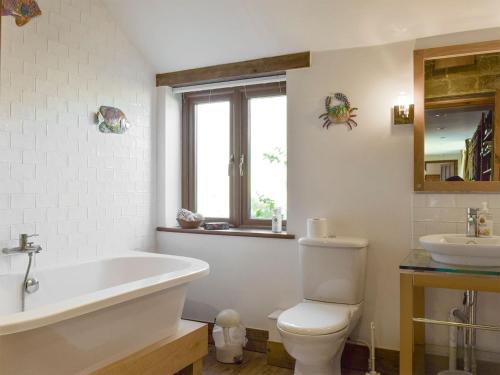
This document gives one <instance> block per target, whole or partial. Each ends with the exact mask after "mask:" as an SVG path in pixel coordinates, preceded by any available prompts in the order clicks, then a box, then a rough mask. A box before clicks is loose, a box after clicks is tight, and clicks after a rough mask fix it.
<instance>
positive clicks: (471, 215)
mask: <svg viewBox="0 0 500 375" xmlns="http://www.w3.org/2000/svg"><path fill="white" fill-rule="evenodd" d="M479 210H480V209H479V208H468V209H467V219H466V229H465V235H466V236H467V237H479V225H478V224H479V221H478V217H477V215H478V213H479Z"/></svg>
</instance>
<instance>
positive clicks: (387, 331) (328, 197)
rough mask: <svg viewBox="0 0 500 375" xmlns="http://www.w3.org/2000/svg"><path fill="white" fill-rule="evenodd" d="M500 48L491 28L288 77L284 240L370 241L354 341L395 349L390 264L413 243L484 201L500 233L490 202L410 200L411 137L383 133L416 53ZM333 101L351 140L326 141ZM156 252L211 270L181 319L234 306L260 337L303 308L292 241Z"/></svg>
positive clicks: (188, 239)
mask: <svg viewBox="0 0 500 375" xmlns="http://www.w3.org/2000/svg"><path fill="white" fill-rule="evenodd" d="M499 37H500V30H499V29H495V30H486V31H483V32H474V33H464V34H458V35H455V36H454V37H452V36H444V37H440V38H429V39H423V40H419V41H416V42H414V41H410V42H405V43H398V44H391V45H384V46H377V47H370V48H358V49H351V50H341V51H332V52H322V53H314V54H313V55H312V67H311V68H310V69H304V70H296V71H290V72H289V73H288V82H287V95H288V108H289V109H288V118H289V122H288V126H289V132H288V155H289V161H288V176H289V179H288V184H289V186H288V190H289V208H288V209H289V218H288V224H289V230H290V231H291V232H293V233H295V234H296V235H297V236H298V237H300V236H302V235H304V234H305V220H306V218H307V217H311V216H325V217H328V218H330V220H331V226H332V227H334V228H335V229H336V233H337V234H339V235H352V236H361V237H366V238H368V239H369V240H370V248H369V262H368V268H367V283H366V293H365V301H366V305H365V311H364V314H363V318H362V321H361V324H360V327H359V328H358V330H357V332H355V334H354V336H357V337H359V338H365V339H366V338H367V337H368V324H369V322H370V321H371V320H374V321H375V322H376V324H377V331H376V333H377V345H378V346H380V347H385V348H391V349H398V348H399V270H398V265H399V263H400V262H401V261H402V260H403V259H404V257H405V256H406V254H407V253H408V251H409V249H410V248H412V247H414V246H417V241H416V239H417V238H418V236H420V235H422V234H425V233H432V232H436V231H438V232H443V231H444V232H455V231H457V232H461V231H462V226H463V225H462V223H461V222H460V221H461V220H463V211H464V207H467V206H471V205H472V206H474V205H476V204H477V203H478V202H481V201H483V200H484V199H485V197H486V198H487V200H488V201H489V202H490V204H491V205H492V206H493V207H495V208H499V209H498V212H497V210H494V211H493V213H494V215H495V217H496V216H498V219H497V221H498V222H499V224H500V203H499V202H500V198H499V195H488V196H481V195H475V194H461V195H458V194H457V195H454V194H440V195H420V194H414V193H413V186H412V184H413V182H412V173H413V162H412V160H413V155H412V150H413V128H412V126H393V125H392V124H391V107H392V105H393V102H394V100H395V99H396V97H397V96H398V94H399V92H401V91H405V92H407V93H412V91H413V76H412V74H413V63H412V53H413V50H414V48H415V45H416V46H418V48H427V47H434V46H438V45H445V44H453V43H463V42H475V41H480V40H490V39H495V38H496V39H498V38H499ZM336 91H342V92H344V93H345V94H347V95H348V96H349V98H350V99H351V101H352V103H353V104H354V105H355V106H357V107H359V111H358V114H359V115H358V117H357V121H358V123H359V127H358V128H356V129H354V130H353V131H352V132H348V131H347V130H346V128H345V127H344V126H338V127H333V128H330V130H324V129H322V128H321V122H320V121H319V120H318V119H317V116H318V115H319V114H320V113H322V112H323V110H324V107H323V100H324V97H325V96H326V95H328V94H330V93H333V92H336ZM167 168H174V169H175V168H178V166H177V165H174V166H172V165H170V164H167ZM172 191H173V190H170V192H172ZM436 202H439V203H436ZM164 222H165V219H163V220H161V221H160V225H161V224H163V223H164ZM459 222H460V223H459ZM497 227H498V231H500V225H497ZM158 243H159V248H160V249H161V251H164V252H167V253H173V254H179V255H187V256H194V257H197V258H201V259H204V260H206V261H208V262H209V263H210V265H211V267H212V272H211V275H210V276H209V277H208V278H205V279H203V280H200V281H199V282H197V283H196V284H194V285H193V286H192V287H191V288H190V292H189V294H188V302H187V304H186V309H185V315H186V316H187V317H190V318H196V319H200V320H207V321H208V320H213V318H214V317H215V314H216V312H217V311H219V310H220V309H222V308H226V307H233V308H236V309H238V310H239V311H240V312H241V313H242V318H243V321H244V323H245V324H246V325H247V326H250V327H254V328H261V329H266V328H267V321H266V315H267V314H268V313H270V312H272V311H273V310H274V309H276V308H287V307H290V306H292V305H293V304H294V303H296V302H297V301H298V300H299V298H300V296H299V287H298V282H299V279H298V253H297V243H296V241H286V240H274V239H248V238H238V237H218V236H202V235H186V234H172V233H159V234H158ZM427 294H428V296H427V305H428V309H427V310H428V311H427V312H428V314H430V315H431V316H434V317H438V318H444V317H445V316H446V314H447V311H448V309H449V307H450V306H453V305H456V304H457V303H460V302H461V298H460V293H457V292H451V291H431V292H429V293H427ZM495 297H496V296H489V295H488V296H487V295H483V296H480V299H481V306H480V311H481V310H482V312H481V313H480V318H481V319H484V321H485V322H486V323H495V321H498V320H499V319H498V317H495V316H494V314H495V311H498V304H499V303H498V297H496V299H495ZM497 323H500V322H497ZM446 337H447V333H446V330H443V329H435V330H434V329H432V330H429V331H428V339H429V341H430V342H431V343H434V344H438V345H444V344H445V343H446ZM495 339H497V340H496V341H495ZM497 342H498V337H496V336H493V335H491V334H483V333H480V334H479V346H480V348H481V349H483V350H496V351H500V350H499V348H498V346H497V345H496V343H497Z"/></svg>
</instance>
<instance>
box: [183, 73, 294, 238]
mask: <svg viewBox="0 0 500 375" xmlns="http://www.w3.org/2000/svg"><path fill="white" fill-rule="evenodd" d="M280 94H281V95H286V83H285V82H277V83H269V84H262V85H252V86H239V87H231V88H223V89H217V90H208V91H198V92H190V93H184V94H183V98H182V206H183V207H184V208H187V209H189V210H191V211H196V191H195V187H196V165H195V160H196V155H195V152H196V143H195V141H196V140H195V129H194V106H195V105H196V104H199V103H209V102H217V101H223V100H229V102H230V111H231V115H230V123H231V124H230V127H231V131H230V138H231V140H230V155H233V158H234V160H233V162H232V164H231V165H230V164H229V160H228V169H229V168H231V169H230V170H231V178H230V217H229V218H215V217H207V218H206V220H208V221H229V223H230V224H232V225H233V226H234V227H240V228H265V229H268V228H270V227H271V220H260V219H252V218H251V217H250V212H251V207H250V205H251V201H250V179H251V176H250V175H249V170H250V168H249V161H250V160H251V159H250V147H249V146H250V132H249V130H250V129H249V123H248V102H249V100H251V99H252V98H257V97H266V96H268V97H269V96H278V95H280ZM240 155H244V156H245V159H244V164H243V171H244V173H243V176H240V171H239V161H240ZM283 227H284V229H285V228H286V221H283Z"/></svg>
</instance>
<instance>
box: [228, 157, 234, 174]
mask: <svg viewBox="0 0 500 375" xmlns="http://www.w3.org/2000/svg"><path fill="white" fill-rule="evenodd" d="M233 167H234V154H231V156H230V157H229V164H228V166H227V175H228V176H229V177H231V176H232V175H233Z"/></svg>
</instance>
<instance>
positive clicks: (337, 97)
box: [319, 92, 358, 130]
mask: <svg viewBox="0 0 500 375" xmlns="http://www.w3.org/2000/svg"><path fill="white" fill-rule="evenodd" d="M332 99H333V100H334V101H335V103H332ZM332 104H333V105H332ZM325 109H326V112H325V113H323V114H321V115H320V116H319V118H320V119H322V120H323V121H324V122H323V127H324V128H327V129H328V128H329V127H330V125H334V124H345V125H346V126H347V127H348V129H349V130H352V128H353V127H356V126H358V123H357V122H356V121H354V119H353V118H354V117H356V115H355V114H354V111H356V110H357V108H356V107H351V103H350V102H349V99H347V96H345V95H344V94H342V93H341V92H336V93H335V94H333V96H327V97H326V99H325Z"/></svg>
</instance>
